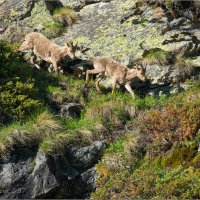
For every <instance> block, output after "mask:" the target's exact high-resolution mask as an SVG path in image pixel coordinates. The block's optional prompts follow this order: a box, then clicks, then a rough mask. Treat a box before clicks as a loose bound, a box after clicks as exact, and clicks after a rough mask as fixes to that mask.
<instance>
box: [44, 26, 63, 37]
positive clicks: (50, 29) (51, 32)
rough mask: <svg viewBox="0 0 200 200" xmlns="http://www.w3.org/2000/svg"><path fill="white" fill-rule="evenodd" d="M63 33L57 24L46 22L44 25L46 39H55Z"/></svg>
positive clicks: (61, 27)
mask: <svg viewBox="0 0 200 200" xmlns="http://www.w3.org/2000/svg"><path fill="white" fill-rule="evenodd" d="M63 31H64V28H63V26H62V25H61V24H60V23H58V22H48V23H46V24H44V31H43V33H44V35H46V36H47V37H48V38H55V37H58V36H59V35H61V34H62V32H63Z"/></svg>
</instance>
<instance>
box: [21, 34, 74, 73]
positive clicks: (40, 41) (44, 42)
mask: <svg viewBox="0 0 200 200" xmlns="http://www.w3.org/2000/svg"><path fill="white" fill-rule="evenodd" d="M30 49H32V50H33V52H34V54H35V55H36V56H37V57H40V58H41V59H43V60H45V61H46V62H48V63H52V65H53V68H54V71H56V72H58V70H59V69H60V61H61V60H62V59H63V58H64V57H66V56H68V57H70V58H71V59H74V58H75V51H76V46H73V44H72V42H71V43H68V44H67V46H66V47H59V46H58V45H56V44H54V43H52V42H51V41H50V40H49V39H48V38H46V37H45V36H44V35H42V34H41V33H37V32H32V33H29V34H27V35H26V36H25V40H24V42H23V43H22V45H21V46H20V48H19V51H25V50H30ZM31 62H32V63H33V64H34V65H35V58H34V57H32V58H31Z"/></svg>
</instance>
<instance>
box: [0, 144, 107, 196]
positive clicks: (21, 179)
mask: <svg viewBox="0 0 200 200" xmlns="http://www.w3.org/2000/svg"><path fill="white" fill-rule="evenodd" d="M105 147H106V144H105V142H96V143H94V144H93V145H91V146H87V147H82V148H73V149H71V150H69V151H68V152H66V153H65V155H64V157H65V159H63V157H60V156H59V155H54V156H50V155H46V154H44V153H39V152H38V153H37V155H36V156H35V155H34V153H32V154H29V155H26V154H21V155H20V156H19V155H17V154H19V152H18V151H15V153H14V154H13V155H12V156H11V158H10V159H9V160H4V161H3V160H1V163H0V198H3V199H10V198H13V199H20V198H22V199H30V198H83V197H87V196H88V195H89V193H90V192H91V191H93V190H94V188H95V184H96V170H95V168H94V166H95V164H96V163H97V162H98V161H99V159H100V158H101V156H102V151H103V150H104V149H105ZM21 150H22V149H21ZM21 150H20V151H21ZM26 151H28V150H27V149H26ZM26 151H24V152H26ZM29 151H30V150H29ZM32 151H33V150H32ZM17 152H18V153H17ZM65 160H67V162H66V161H65Z"/></svg>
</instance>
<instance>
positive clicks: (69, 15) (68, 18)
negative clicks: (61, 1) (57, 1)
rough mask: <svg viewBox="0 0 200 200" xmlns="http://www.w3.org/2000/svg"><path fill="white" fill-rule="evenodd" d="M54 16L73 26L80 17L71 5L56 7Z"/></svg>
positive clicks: (61, 21) (63, 23) (65, 24)
mask: <svg viewBox="0 0 200 200" xmlns="http://www.w3.org/2000/svg"><path fill="white" fill-rule="evenodd" d="M53 17H54V19H55V20H56V21H58V22H59V23H61V24H62V25H63V26H71V25H72V24H74V23H75V22H76V20H77V19H78V16H77V14H76V12H75V11H74V10H73V9H72V8H70V7H62V8H57V9H55V11H54V13H53Z"/></svg>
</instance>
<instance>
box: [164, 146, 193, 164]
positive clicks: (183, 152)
mask: <svg viewBox="0 0 200 200" xmlns="http://www.w3.org/2000/svg"><path fill="white" fill-rule="evenodd" d="M196 153H197V143H196V142H193V143H191V144H190V145H189V146H187V145H184V144H183V145H180V146H176V147H174V148H173V149H172V150H171V151H170V152H169V153H167V155H164V156H163V158H162V166H163V167H172V168H176V167H178V166H179V165H186V166H187V165H190V162H191V160H192V159H193V158H194V157H195V155H196Z"/></svg>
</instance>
